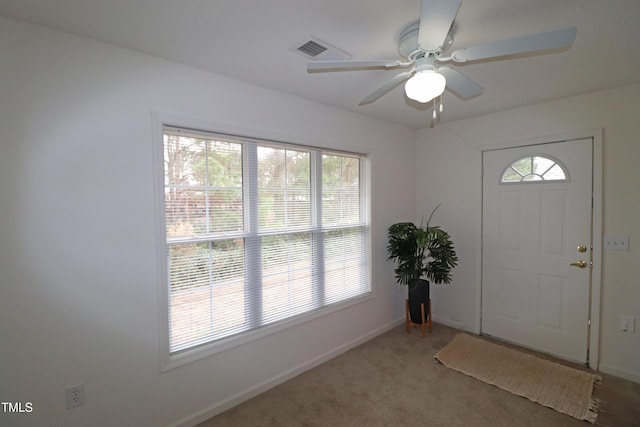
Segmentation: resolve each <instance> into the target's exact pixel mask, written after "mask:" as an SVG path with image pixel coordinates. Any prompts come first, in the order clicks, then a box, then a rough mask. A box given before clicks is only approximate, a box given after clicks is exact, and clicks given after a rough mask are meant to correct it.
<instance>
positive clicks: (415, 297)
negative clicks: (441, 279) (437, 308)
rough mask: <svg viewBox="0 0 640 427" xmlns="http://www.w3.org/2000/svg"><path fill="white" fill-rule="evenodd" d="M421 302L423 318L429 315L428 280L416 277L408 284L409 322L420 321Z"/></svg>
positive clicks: (418, 322)
mask: <svg viewBox="0 0 640 427" xmlns="http://www.w3.org/2000/svg"><path fill="white" fill-rule="evenodd" d="M421 304H424V318H425V320H426V319H427V317H428V316H429V281H428V280H423V279H418V280H416V281H415V283H414V284H413V285H411V286H409V317H410V318H411V322H413V323H417V324H421V323H422V309H421V307H420V306H421Z"/></svg>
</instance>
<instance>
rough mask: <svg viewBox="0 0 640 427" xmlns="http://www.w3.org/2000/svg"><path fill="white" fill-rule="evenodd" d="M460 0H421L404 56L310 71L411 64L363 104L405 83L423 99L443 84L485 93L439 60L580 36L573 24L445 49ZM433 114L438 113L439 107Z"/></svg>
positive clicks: (315, 65)
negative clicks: (449, 50) (521, 35)
mask: <svg viewBox="0 0 640 427" xmlns="http://www.w3.org/2000/svg"><path fill="white" fill-rule="evenodd" d="M460 3H461V0H422V7H421V13H420V21H419V22H417V23H415V24H412V25H409V26H408V27H407V28H405V29H404V30H403V31H402V32H401V33H400V38H399V43H398V53H399V54H400V56H401V57H402V58H404V60H395V61H393V60H391V61H390V60H372V61H366V60H365V61H357V60H355V61H349V60H344V61H312V62H310V63H309V64H308V68H307V70H308V71H309V72H320V71H350V70H363V69H401V68H407V70H406V71H404V72H401V73H400V74H397V75H396V76H394V77H393V78H392V79H391V80H389V81H387V82H386V83H385V84H384V85H382V86H381V87H380V88H378V89H376V90H375V91H374V92H373V93H371V94H370V95H369V96H367V97H366V98H364V99H363V100H362V101H360V103H359V105H364V104H369V103H371V102H373V101H375V100H377V99H378V98H380V97H382V96H383V95H385V94H386V93H388V92H389V91H391V90H392V89H393V88H395V87H396V86H398V85H399V84H401V83H403V82H405V81H406V83H405V92H406V94H407V97H408V98H411V99H413V100H416V101H418V102H420V103H427V102H429V101H432V100H435V99H436V98H437V97H438V96H440V95H442V93H443V91H444V89H445V88H447V89H449V90H450V91H451V92H453V93H454V94H456V95H457V96H458V97H460V98H462V99H470V98H474V97H476V96H478V95H480V94H482V92H483V91H484V88H483V87H482V86H480V85H479V84H478V83H476V82H474V81H473V80H471V79H469V78H468V77H467V76H465V75H464V74H462V73H461V72H459V71H457V70H455V69H453V68H451V67H449V66H446V65H440V64H442V63H449V62H452V63H467V62H474V61H482V60H490V59H497V58H501V59H507V58H504V57H509V56H513V55H523V54H534V53H538V54H540V53H548V52H549V51H551V50H557V49H563V48H568V47H569V46H571V44H572V43H573V41H574V39H575V37H576V32H577V29H576V28H575V27H572V28H565V29H561V30H555V31H549V32H544V33H538V34H532V35H528V36H523V37H516V38H513V39H507V40H501V41H496V42H490V43H483V44H478V45H474V46H469V47H465V48H460V49H457V50H455V51H454V52H452V53H450V54H449V53H447V49H448V48H449V47H451V45H452V44H453V35H452V32H453V31H452V27H453V22H454V19H455V17H456V15H457V13H458V9H459V8H460ZM445 53H446V55H445ZM433 114H434V117H435V115H436V111H435V108H434V113H433Z"/></svg>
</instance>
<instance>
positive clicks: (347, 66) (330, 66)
mask: <svg viewBox="0 0 640 427" xmlns="http://www.w3.org/2000/svg"><path fill="white" fill-rule="evenodd" d="M408 65H410V64H409V63H404V62H400V61H389V60H380V61H311V62H309V64H308V65H307V71H329V70H332V71H333V70H335V71H349V70H362V69H365V68H393V67H402V66H408Z"/></svg>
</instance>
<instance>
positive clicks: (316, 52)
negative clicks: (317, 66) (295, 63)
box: [291, 37, 351, 61]
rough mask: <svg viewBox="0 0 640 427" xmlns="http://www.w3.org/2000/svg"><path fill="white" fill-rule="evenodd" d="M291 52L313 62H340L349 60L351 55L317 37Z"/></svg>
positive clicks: (304, 42) (299, 45) (311, 38)
mask: <svg viewBox="0 0 640 427" xmlns="http://www.w3.org/2000/svg"><path fill="white" fill-rule="evenodd" d="M291 50H292V51H294V52H296V53H298V54H300V55H302V56H304V57H305V58H307V59H311V60H314V61H341V60H345V59H351V55H349V54H348V53H347V52H345V51H343V50H341V49H338V48H337V47H335V46H332V45H331V44H329V43H327V42H325V41H323V40H320V39H319V38H317V37H309V39H307V40H305V41H303V42H302V43H298V44H297V45H296V46H295V47H294V48H293V49H291Z"/></svg>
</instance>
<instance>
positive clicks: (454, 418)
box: [201, 324, 640, 427]
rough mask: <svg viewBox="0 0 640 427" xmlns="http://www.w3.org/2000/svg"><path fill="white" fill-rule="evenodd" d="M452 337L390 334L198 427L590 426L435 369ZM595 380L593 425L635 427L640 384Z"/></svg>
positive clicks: (437, 329) (437, 331)
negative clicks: (597, 385)
mask: <svg viewBox="0 0 640 427" xmlns="http://www.w3.org/2000/svg"><path fill="white" fill-rule="evenodd" d="M458 332H460V331H458V330H455V329H452V328H449V327H446V326H442V325H439V324H434V326H433V333H431V334H429V333H427V337H426V338H421V337H420V332H419V330H417V329H416V330H413V331H412V332H411V333H410V334H407V333H406V332H405V330H404V327H402V326H401V327H397V328H394V329H392V330H390V331H388V332H386V333H384V334H382V335H380V336H378V337H376V338H374V339H372V340H370V341H368V342H366V343H364V344H362V345H360V346H358V347H356V348H354V349H352V350H350V351H347V352H346V353H344V354H342V355H340V356H337V357H335V358H334V359H332V360H330V361H328V362H326V363H324V364H322V365H321V366H318V367H316V368H314V369H311V370H309V371H307V372H305V373H303V374H301V375H299V376H297V377H295V378H293V379H291V380H289V381H287V382H285V383H283V384H281V385H279V386H277V387H275V388H273V389H271V390H269V391H267V392H265V393H263V394H261V395H259V396H257V397H255V398H253V399H251V400H249V401H247V402H244V403H242V404H240V405H238V406H236V407H235V408H232V409H230V410H228V411H226V412H224V413H222V414H220V415H218V416H216V417H214V418H211V419H210V420H207V421H205V422H204V423H202V424H201V427H214V426H216V427H217V426H221V427H226V426H233V427H238V426H242V427H246V426H265V427H266V426H318V427H320V426H323V427H324V426H374V427H377V426H381V427H382V426H385V427H386V426H465V427H485V426H486V427H489V426H491V427H494V426H509V427H517V426H544V427H553V426H562V427H570V426H580V427H585V426H589V425H591V424H589V423H587V422H585V421H579V420H577V419H575V418H572V417H570V416H568V415H564V414H561V413H559V412H557V411H555V410H553V409H550V408H547V407H544V406H542V405H539V404H537V403H534V402H531V401H529V400H527V399H524V398H522V397H519V396H516V395H514V394H512V393H509V392H507V391H504V390H501V389H499V388H497V387H494V386H492V385H489V384H486V383H484V382H482V381H479V380H477V379H475V378H472V377H469V376H467V375H464V374H462V373H460V372H456V371H454V370H452V369H449V368H447V367H445V366H443V365H442V364H440V363H439V362H437V361H436V360H435V359H434V356H435V355H436V353H438V352H439V351H440V350H441V349H442V348H443V347H445V346H446V345H447V344H448V343H449V342H450V341H451V340H452V339H453V337H454V336H455V335H456V334H457V333H458ZM310 339H312V337H310ZM300 345H304V342H302V341H301V342H300ZM528 353H530V352H528ZM539 356H540V357H543V358H545V359H550V358H548V357H546V356H543V355H539ZM559 363H562V364H566V365H569V366H572V367H575V368H577V369H585V368H584V367H581V366H579V365H573V364H568V363H565V362H559ZM585 370H586V369H585ZM601 376H602V377H603V381H602V385H601V387H600V388H598V389H596V391H595V396H596V397H597V398H599V399H600V410H599V415H598V420H597V423H596V425H599V426H611V427H613V426H620V427H627V426H640V384H638V383H634V382H630V381H626V380H622V379H619V378H616V377H613V376H609V375H604V374H603V375H601Z"/></svg>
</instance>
